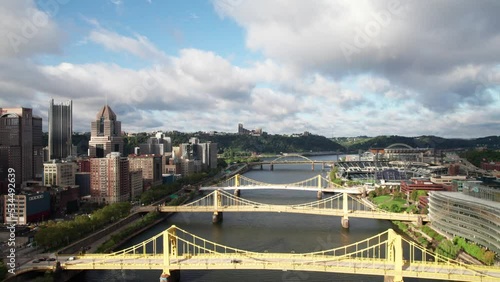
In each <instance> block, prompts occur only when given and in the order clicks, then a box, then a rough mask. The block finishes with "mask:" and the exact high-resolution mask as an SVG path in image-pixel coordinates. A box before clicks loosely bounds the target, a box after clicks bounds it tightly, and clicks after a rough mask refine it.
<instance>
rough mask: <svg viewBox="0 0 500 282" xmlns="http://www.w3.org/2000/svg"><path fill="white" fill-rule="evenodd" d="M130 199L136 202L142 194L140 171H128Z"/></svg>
mask: <svg viewBox="0 0 500 282" xmlns="http://www.w3.org/2000/svg"><path fill="white" fill-rule="evenodd" d="M129 174H130V199H131V200H137V198H139V197H140V196H141V194H142V192H143V185H144V184H143V180H142V170H134V171H130V172H129Z"/></svg>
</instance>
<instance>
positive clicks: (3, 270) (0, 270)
mask: <svg viewBox="0 0 500 282" xmlns="http://www.w3.org/2000/svg"><path fill="white" fill-rule="evenodd" d="M7 272H8V269H7V266H6V265H5V263H4V262H3V260H0V281H3V280H4V279H5V276H7Z"/></svg>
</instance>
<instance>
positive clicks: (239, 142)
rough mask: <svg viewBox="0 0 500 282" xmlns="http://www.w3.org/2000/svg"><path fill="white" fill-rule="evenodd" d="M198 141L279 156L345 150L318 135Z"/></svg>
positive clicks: (240, 136)
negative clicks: (286, 153)
mask: <svg viewBox="0 0 500 282" xmlns="http://www.w3.org/2000/svg"><path fill="white" fill-rule="evenodd" d="M200 139H205V140H206V141H211V142H216V143H217V144H218V147H219V149H220V150H224V149H227V148H231V149H233V150H237V151H249V152H257V153H268V154H279V153H282V152H283V153H285V152H294V153H298V152H311V151H312V152H325V151H342V152H343V151H344V150H345V148H344V147H343V146H341V145H339V144H338V143H336V142H333V141H332V140H330V139H328V138H326V137H324V136H319V135H307V136H298V137H288V136H282V135H269V134H265V135H262V136H250V135H215V136H200Z"/></svg>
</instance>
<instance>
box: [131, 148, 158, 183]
mask: <svg viewBox="0 0 500 282" xmlns="http://www.w3.org/2000/svg"><path fill="white" fill-rule="evenodd" d="M128 160H129V164H130V170H131V171H136V170H142V179H143V180H144V188H145V189H146V190H147V189H149V188H150V187H153V186H157V185H161V183H162V178H161V175H162V157H161V156H155V155H140V156H136V155H129V156H128Z"/></svg>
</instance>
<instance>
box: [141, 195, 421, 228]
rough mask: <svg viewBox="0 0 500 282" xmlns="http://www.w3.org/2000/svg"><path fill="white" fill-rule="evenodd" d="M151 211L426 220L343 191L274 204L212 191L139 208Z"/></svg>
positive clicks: (217, 216) (218, 218) (345, 220)
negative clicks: (173, 202)
mask: <svg viewBox="0 0 500 282" xmlns="http://www.w3.org/2000/svg"><path fill="white" fill-rule="evenodd" d="M235 194H238V193H235ZM153 210H158V211H160V212H212V213H213V216H212V222H214V223H217V222H220V221H222V219H223V213H224V212H277V213H299V214H313V215H329V216H340V217H342V219H341V224H342V226H343V227H344V228H349V217H355V218H371V219H385V220H400V221H413V222H416V223H417V224H421V223H422V222H423V221H428V217H427V215H421V214H408V213H392V212H387V211H384V210H381V209H378V208H377V207H375V206H374V205H373V204H371V203H370V202H368V201H366V200H365V199H361V198H358V197H354V196H352V195H350V194H348V193H346V192H344V193H339V194H336V195H333V196H331V197H328V198H324V199H320V200H317V201H314V202H310V203H305V204H298V205H274V204H263V203H258V202H254V201H250V200H246V199H243V198H240V197H239V196H238V195H233V194H231V193H228V192H226V191H224V190H215V191H213V192H211V193H210V194H208V195H206V196H204V197H203V198H201V199H198V200H196V201H194V202H191V203H188V204H185V205H182V206H158V207H154V206H149V207H142V208H141V209H140V210H139V211H143V212H144V211H153Z"/></svg>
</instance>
